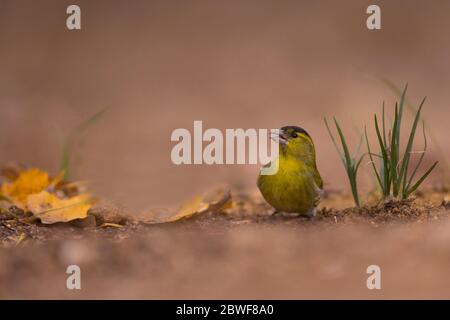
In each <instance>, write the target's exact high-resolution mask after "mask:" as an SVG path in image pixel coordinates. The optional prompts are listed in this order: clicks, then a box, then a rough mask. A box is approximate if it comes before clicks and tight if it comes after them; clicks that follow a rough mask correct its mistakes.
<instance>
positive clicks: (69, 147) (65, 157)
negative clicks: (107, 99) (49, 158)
mask: <svg viewBox="0 0 450 320" xmlns="http://www.w3.org/2000/svg"><path fill="white" fill-rule="evenodd" d="M108 109H109V108H104V109H102V110H100V111H99V112H97V113H95V114H94V115H93V116H91V117H89V118H88V119H86V120H85V121H83V122H82V123H81V124H80V125H79V126H78V127H76V128H75V129H74V130H72V131H71V132H70V133H69V135H68V136H67V138H66V140H65V141H64V143H63V146H62V154H61V161H60V170H63V171H64V180H68V179H69V178H70V158H71V155H72V151H73V146H74V143H75V141H76V140H77V139H78V138H79V137H80V136H81V135H82V134H83V133H84V132H85V131H86V130H87V129H88V128H89V127H91V126H92V125H94V124H95V123H96V122H97V121H98V120H99V119H100V118H101V117H102V116H103V115H104V114H105V112H106V111H107V110H108Z"/></svg>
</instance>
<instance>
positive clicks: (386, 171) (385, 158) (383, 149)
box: [375, 115, 390, 190]
mask: <svg viewBox="0 0 450 320" xmlns="http://www.w3.org/2000/svg"><path fill="white" fill-rule="evenodd" d="M375 131H376V133H377V138H378V143H379V144H380V149H381V156H382V160H383V175H382V176H383V179H382V180H383V185H384V186H383V190H388V188H389V177H390V174H389V166H388V163H389V156H388V154H387V147H386V145H385V144H384V142H383V138H382V136H381V133H380V128H379V126H378V119H377V116H376V115H375Z"/></svg>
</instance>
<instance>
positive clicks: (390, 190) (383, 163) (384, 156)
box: [365, 86, 438, 200]
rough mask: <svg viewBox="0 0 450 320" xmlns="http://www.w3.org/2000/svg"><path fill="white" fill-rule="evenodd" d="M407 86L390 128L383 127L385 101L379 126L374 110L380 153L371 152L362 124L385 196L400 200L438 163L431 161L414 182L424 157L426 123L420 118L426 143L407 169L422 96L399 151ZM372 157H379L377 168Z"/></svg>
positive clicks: (373, 163) (396, 107)
mask: <svg viewBox="0 0 450 320" xmlns="http://www.w3.org/2000/svg"><path fill="white" fill-rule="evenodd" d="M407 87H408V86H405V89H404V90H403V93H402V95H401V97H400V102H399V103H396V105H395V113H394V122H393V123H392V126H391V128H389V129H387V128H386V121H385V110H384V103H383V107H382V119H381V128H380V124H379V121H378V117H377V115H376V114H375V116H374V124H375V131H376V135H377V140H378V144H379V147H380V153H379V154H374V153H372V151H371V148H370V144H369V139H368V137H367V128H365V138H366V145H367V150H368V154H369V157H370V160H371V163H372V168H373V170H374V172H375V176H376V178H377V181H378V184H379V186H380V189H381V192H382V196H383V198H384V199H386V198H390V197H394V198H398V199H401V200H403V199H406V198H408V197H409V196H410V195H411V193H413V192H414V191H415V190H417V188H418V187H419V186H420V185H421V184H422V182H423V181H424V180H425V179H426V178H427V177H428V175H429V174H430V173H431V172H432V171H433V169H434V168H435V167H436V165H437V164H438V162H437V161H436V162H434V164H433V165H432V166H431V167H430V168H429V169H428V170H427V171H426V172H425V173H424V174H423V175H422V176H421V177H420V178H419V179H417V180H416V181H415V182H413V180H414V177H415V175H416V174H417V171H418V169H419V167H420V165H421V163H422V161H423V158H424V156H425V153H426V148H427V142H426V135H425V125H424V123H423V122H422V133H423V137H424V144H425V146H424V150H423V151H421V152H420V153H421V156H420V158H419V161H418V162H417V164H416V166H415V167H414V169H413V170H412V172H411V174H409V172H408V170H409V169H410V161H411V154H412V153H414V152H413V151H412V147H413V143H414V137H415V134H416V131H417V126H418V123H419V120H420V113H421V111H422V107H423V104H424V103H425V100H426V98H424V99H423V100H422V102H421V103H420V105H419V108H418V109H417V111H416V113H415V117H414V122H413V124H412V127H411V131H410V133H409V136H408V143H407V145H406V147H405V150H404V152H403V155H401V154H400V133H401V125H402V118H403V109H404V104H405V96H406V91H407ZM374 157H377V158H379V159H380V167H379V169H377V167H376V165H375V161H374Z"/></svg>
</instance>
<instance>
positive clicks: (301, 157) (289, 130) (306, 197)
mask: <svg viewBox="0 0 450 320" xmlns="http://www.w3.org/2000/svg"><path fill="white" fill-rule="evenodd" d="M271 138H272V139H274V140H275V141H277V142H278V143H279V155H278V158H277V159H275V160H274V161H277V162H278V171H277V172H276V173H275V174H273V175H263V174H260V175H259V177H258V188H259V190H260V191H261V193H262V195H263V197H264V199H265V200H266V201H267V202H268V203H269V204H270V205H271V206H272V207H274V208H275V210H276V211H275V212H274V214H275V213H278V212H286V213H298V214H300V215H306V216H308V217H313V216H315V214H316V206H317V204H318V203H319V201H320V197H321V195H322V193H323V190H322V188H323V182H322V178H321V177H320V173H319V171H318V170H317V166H316V152H315V149H314V143H313V141H312V139H311V137H310V135H309V134H308V133H307V132H306V131H305V130H304V129H302V128H300V127H296V126H286V127H283V128H281V129H280V131H279V134H277V135H275V136H272V137H271ZM270 165H271V163H269V164H267V165H266V166H265V167H268V166H270Z"/></svg>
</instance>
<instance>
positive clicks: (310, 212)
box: [306, 208, 316, 219]
mask: <svg viewBox="0 0 450 320" xmlns="http://www.w3.org/2000/svg"><path fill="white" fill-rule="evenodd" d="M306 216H307V217H308V218H310V219H312V218H314V217H315V216H316V208H311V209H309V210H308V212H306Z"/></svg>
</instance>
